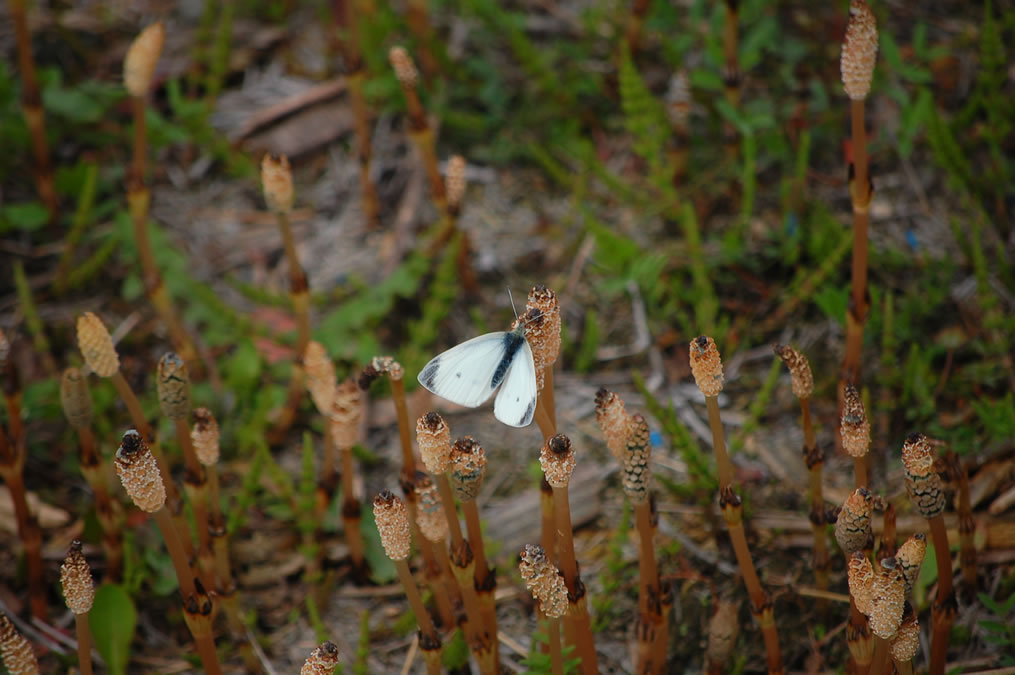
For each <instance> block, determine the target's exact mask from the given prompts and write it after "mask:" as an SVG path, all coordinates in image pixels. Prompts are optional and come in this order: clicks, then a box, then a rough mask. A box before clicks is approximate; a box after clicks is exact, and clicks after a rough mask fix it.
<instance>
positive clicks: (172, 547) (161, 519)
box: [153, 507, 197, 598]
mask: <svg viewBox="0 0 1015 675" xmlns="http://www.w3.org/2000/svg"><path fill="white" fill-rule="evenodd" d="M153 515H154V516H155V522H156V523H157V524H158V526H159V530H161V532H162V539H163V540H164V541H165V542H166V549H168V550H169V558H170V559H171V560H172V561H173V569H175V570H176V579H177V580H178V581H179V583H180V594H181V595H182V596H183V597H184V598H189V597H190V596H192V595H194V594H195V593H196V592H197V591H196V588H195V586H194V575H193V574H192V573H191V571H190V565H189V563H188V562H187V554H186V552H185V551H184V549H183V542H182V541H181V539H180V535H179V534H178V533H177V531H176V527H175V526H174V525H173V519H172V517H171V516H170V514H169V511H168V510H167V509H166V508H165V507H162V508H161V509H159V510H158V511H156V512H155V513H154V514H153Z"/></svg>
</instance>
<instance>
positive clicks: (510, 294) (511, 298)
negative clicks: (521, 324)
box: [507, 288, 518, 316]
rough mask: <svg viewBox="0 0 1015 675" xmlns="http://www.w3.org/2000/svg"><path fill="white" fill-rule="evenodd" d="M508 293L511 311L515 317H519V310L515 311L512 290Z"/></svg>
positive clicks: (508, 290)
mask: <svg viewBox="0 0 1015 675" xmlns="http://www.w3.org/2000/svg"><path fill="white" fill-rule="evenodd" d="M507 292H508V300H510V301H511V311H512V312H513V313H514V315H515V316H518V310H517V309H515V296H514V295H513V294H512V293H511V289H510V288H508V289H507Z"/></svg>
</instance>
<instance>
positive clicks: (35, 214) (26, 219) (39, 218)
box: [0, 202, 49, 232]
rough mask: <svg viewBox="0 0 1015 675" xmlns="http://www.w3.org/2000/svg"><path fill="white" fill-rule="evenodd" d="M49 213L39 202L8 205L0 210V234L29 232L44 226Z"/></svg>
mask: <svg viewBox="0 0 1015 675" xmlns="http://www.w3.org/2000/svg"><path fill="white" fill-rule="evenodd" d="M47 220H49V212H48V211H47V210H46V207H45V206H43V205H42V204H40V203H39V202H26V203H23V204H9V205H7V206H4V207H3V208H2V209H0V232H6V231H7V230H21V231H22V232H31V231H33V230H37V229H39V228H40V227H42V226H43V225H45V224H46V221H47Z"/></svg>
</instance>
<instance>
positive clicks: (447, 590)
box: [401, 449, 458, 628]
mask: <svg viewBox="0 0 1015 675" xmlns="http://www.w3.org/2000/svg"><path fill="white" fill-rule="evenodd" d="M410 450H411V449H410ZM420 474H421V475H422V472H420ZM413 477H415V473H414V474H413ZM401 482H402V493H403V494H404V495H405V506H406V509H407V510H408V511H409V529H410V531H411V533H412V540H413V541H414V542H416V547H417V548H418V549H419V555H420V558H422V561H423V574H424V578H425V579H426V583H427V585H428V586H429V587H430V593H431V594H432V595H433V597H434V600H435V601H436V603H437V613H438V615H439V616H440V620H441V626H443V627H445V628H450V627H453V626H454V625H455V610H454V603H453V602H452V598H453V597H457V595H456V594H457V593H458V584H456V583H455V580H454V577H453V576H452V575H451V570H450V569H449V570H447V575H445V574H444V570H442V569H441V565H440V563H439V561H438V560H437V554H436V553H435V552H434V546H433V544H432V543H431V542H430V540H429V539H427V538H426V537H424V536H423V535H422V534H421V533H420V531H419V525H418V523H417V520H416V519H417V512H418V510H419V508H418V504H417V496H416V487H415V483H414V482H413V480H407V479H406V477H405V475H403V476H402V481H401Z"/></svg>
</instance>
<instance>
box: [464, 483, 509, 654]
mask: <svg viewBox="0 0 1015 675" xmlns="http://www.w3.org/2000/svg"><path fill="white" fill-rule="evenodd" d="M462 511H464V512H465V526H466V529H467V530H468V532H469V543H470V545H471V548H472V553H473V555H474V556H475V564H474V568H473V569H474V572H473V578H472V585H473V587H474V588H475V590H476V599H477V600H478V601H479V618H480V622H481V624H482V626H483V630H485V631H486V634H487V635H488V636H489V637H490V650H491V655H492V657H491V660H492V662H493V663H494V664H499V663H500V655H499V651H500V650H499V648H498V644H499V642H498V640H497V605H496V598H495V597H494V592H495V590H496V588H497V577H496V575H495V574H494V572H493V569H491V568H490V566H489V565H488V563H487V561H486V552H485V551H484V550H483V531H482V528H481V526H480V522H479V508H477V506H476V500H474V499H469V500H466V501H463V502H462Z"/></svg>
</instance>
